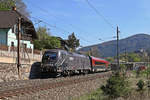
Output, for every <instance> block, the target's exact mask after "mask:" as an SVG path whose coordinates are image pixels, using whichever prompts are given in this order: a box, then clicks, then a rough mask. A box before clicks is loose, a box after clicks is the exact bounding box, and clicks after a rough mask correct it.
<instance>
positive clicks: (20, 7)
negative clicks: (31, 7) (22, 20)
mask: <svg viewBox="0 0 150 100" xmlns="http://www.w3.org/2000/svg"><path fill="white" fill-rule="evenodd" d="M15 6H16V8H17V11H19V12H20V13H21V14H22V15H24V16H26V17H30V13H29V12H28V11H27V9H26V8H27V6H26V5H25V3H24V2H23V0H0V10H11V9H12V7H15Z"/></svg>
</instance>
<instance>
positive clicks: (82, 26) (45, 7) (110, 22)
mask: <svg viewBox="0 0 150 100" xmlns="http://www.w3.org/2000/svg"><path fill="white" fill-rule="evenodd" d="M23 1H24V2H25V4H26V5H27V9H28V11H29V12H30V14H31V20H32V21H33V23H34V24H35V27H38V26H46V27H47V28H48V29H49V31H50V33H51V35H53V36H59V37H62V38H63V39H67V37H68V35H70V34H71V33H72V32H74V33H75V35H76V37H77V38H78V39H80V45H81V46H89V45H94V44H98V43H102V42H106V41H109V40H114V39H115V38H114V37H115V36H116V27H117V26H118V27H119V30H120V33H119V38H120V39H122V38H126V37H128V36H131V35H134V34H138V33H146V34H150V6H149V4H150V0H88V1H89V2H90V4H92V5H93V6H94V8H96V10H97V11H98V12H99V15H98V14H97V13H96V12H95V10H93V9H92V8H91V7H90V6H89V5H88V3H87V1H86V0H23ZM39 20H42V22H40V23H39Z"/></svg>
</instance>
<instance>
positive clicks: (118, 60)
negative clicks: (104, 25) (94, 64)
mask: <svg viewBox="0 0 150 100" xmlns="http://www.w3.org/2000/svg"><path fill="white" fill-rule="evenodd" d="M117 67H118V68H117V69H118V70H119V69H120V67H119V28H118V26H117Z"/></svg>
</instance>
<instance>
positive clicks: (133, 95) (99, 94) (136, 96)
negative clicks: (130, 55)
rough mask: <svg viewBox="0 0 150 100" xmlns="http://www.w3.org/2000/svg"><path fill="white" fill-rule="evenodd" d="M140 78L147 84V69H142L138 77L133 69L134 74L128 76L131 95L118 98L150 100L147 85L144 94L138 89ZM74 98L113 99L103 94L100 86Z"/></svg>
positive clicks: (82, 99) (123, 99) (87, 99)
mask: <svg viewBox="0 0 150 100" xmlns="http://www.w3.org/2000/svg"><path fill="white" fill-rule="evenodd" d="M140 79H142V80H143V81H144V82H145V84H146V82H147V81H148V80H150V79H147V74H146V70H145V71H141V72H140V75H139V77H136V71H132V76H131V77H129V78H128V81H129V84H130V89H131V93H130V95H129V96H128V97H126V98H118V99H116V100H150V99H149V92H148V88H147V87H146V86H145V87H144V92H143V94H142V95H139V94H140V93H139V92H138V91H137V86H136V84H137V82H138V81H139V80H140ZM141 97H142V98H141ZM73 100H111V99H108V98H107V97H106V96H105V95H104V94H103V92H102V90H101V89H100V88H99V89H97V90H95V91H93V92H91V93H88V94H85V95H83V96H81V97H78V98H74V99H73Z"/></svg>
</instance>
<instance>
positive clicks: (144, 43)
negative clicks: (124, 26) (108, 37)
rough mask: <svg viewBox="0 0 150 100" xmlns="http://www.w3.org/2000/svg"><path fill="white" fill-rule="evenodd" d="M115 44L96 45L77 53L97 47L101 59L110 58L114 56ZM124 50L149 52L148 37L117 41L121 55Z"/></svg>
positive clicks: (111, 42)
mask: <svg viewBox="0 0 150 100" xmlns="http://www.w3.org/2000/svg"><path fill="white" fill-rule="evenodd" d="M116 43H117V42H116V40H112V41H108V42H104V43H101V44H97V45H91V46H87V47H83V48H81V49H80V50H79V51H89V50H90V49H91V48H92V47H94V46H97V47H98V49H99V52H100V53H101V55H102V56H103V57H112V56H115V55H116ZM124 49H126V50H127V52H134V51H137V50H140V49H145V50H149V51H150V35H148V34H136V35H133V36H130V37H127V38H125V39H121V40H119V52H120V53H123V52H124Z"/></svg>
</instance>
